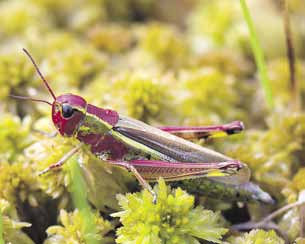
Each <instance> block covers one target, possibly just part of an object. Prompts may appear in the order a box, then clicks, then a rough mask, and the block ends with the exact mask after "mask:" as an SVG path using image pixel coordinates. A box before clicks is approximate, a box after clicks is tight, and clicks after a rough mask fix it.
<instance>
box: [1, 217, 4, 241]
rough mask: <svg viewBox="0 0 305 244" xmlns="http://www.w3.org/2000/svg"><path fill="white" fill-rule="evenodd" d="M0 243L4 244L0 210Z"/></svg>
mask: <svg viewBox="0 0 305 244" xmlns="http://www.w3.org/2000/svg"><path fill="white" fill-rule="evenodd" d="M0 244H4V240H3V221H2V213H1V211H0Z"/></svg>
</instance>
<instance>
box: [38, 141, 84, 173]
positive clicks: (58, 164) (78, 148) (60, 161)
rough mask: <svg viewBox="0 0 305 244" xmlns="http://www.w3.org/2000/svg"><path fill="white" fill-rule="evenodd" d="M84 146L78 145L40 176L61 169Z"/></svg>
mask: <svg viewBox="0 0 305 244" xmlns="http://www.w3.org/2000/svg"><path fill="white" fill-rule="evenodd" d="M83 145H84V144H83V143H80V144H78V145H77V146H76V147H74V148H73V149H72V150H71V151H69V152H67V153H66V154H65V155H64V156H63V157H62V158H61V159H60V160H59V161H58V162H57V163H54V164H51V165H50V166H49V167H48V168H46V169H44V170H43V171H41V172H39V173H38V175H39V176H40V175H43V174H46V173H47V172H49V171H51V170H54V169H57V168H60V167H61V166H62V165H63V164H64V163H65V162H66V161H67V160H68V159H70V158H71V157H72V156H73V155H74V154H75V153H77V152H78V151H79V150H80V149H81V147H82V146H83Z"/></svg>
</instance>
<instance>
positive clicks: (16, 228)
mask: <svg viewBox="0 0 305 244" xmlns="http://www.w3.org/2000/svg"><path fill="white" fill-rule="evenodd" d="M0 215H1V218H2V227H3V229H2V230H3V232H2V233H3V239H4V241H5V243H11V244H34V242H33V241H32V240H31V239H30V238H29V237H28V236H27V235H26V234H25V233H23V232H22V231H21V229H22V228H26V227H30V226H31V224H30V223H25V222H20V221H19V220H18V218H16V210H15V209H14V207H13V206H12V205H10V203H9V202H8V201H6V200H3V199H0ZM0 238H1V239H2V237H0ZM0 242H1V241H0Z"/></svg>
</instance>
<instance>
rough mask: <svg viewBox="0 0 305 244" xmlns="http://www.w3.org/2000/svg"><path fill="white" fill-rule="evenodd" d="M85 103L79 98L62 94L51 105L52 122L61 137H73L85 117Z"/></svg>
mask: <svg viewBox="0 0 305 244" xmlns="http://www.w3.org/2000/svg"><path fill="white" fill-rule="evenodd" d="M86 107H87V102H86V100H85V99H83V98H82V97H80V96H77V95H73V94H64V95H61V96H58V97H56V99H55V101H54V102H53V104H52V120H53V123H54V125H55V127H56V128H57V130H58V131H59V132H60V134H61V135H63V136H73V135H74V134H75V133H76V132H77V130H78V128H79V127H80V125H81V123H82V121H83V119H84V117H85V116H86Z"/></svg>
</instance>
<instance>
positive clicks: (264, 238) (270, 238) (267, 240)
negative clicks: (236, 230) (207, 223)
mask: <svg viewBox="0 0 305 244" xmlns="http://www.w3.org/2000/svg"><path fill="white" fill-rule="evenodd" d="M229 243H230V244H260V243H264V244H284V243H285V242H284V240H283V239H282V238H280V237H279V236H278V235H277V234H276V233H275V231H274V230H270V231H264V230H252V231H250V232H249V233H245V234H243V235H242V236H240V237H231V238H229Z"/></svg>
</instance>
